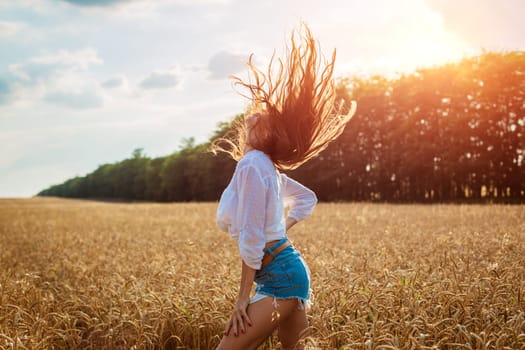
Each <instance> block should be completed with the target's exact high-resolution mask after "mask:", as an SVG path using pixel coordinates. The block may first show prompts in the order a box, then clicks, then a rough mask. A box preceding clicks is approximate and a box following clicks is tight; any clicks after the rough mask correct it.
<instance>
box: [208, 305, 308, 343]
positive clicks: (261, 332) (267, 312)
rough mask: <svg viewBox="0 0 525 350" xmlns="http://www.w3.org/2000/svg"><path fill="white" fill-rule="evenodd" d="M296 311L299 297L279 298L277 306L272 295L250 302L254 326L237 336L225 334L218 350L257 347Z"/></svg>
mask: <svg viewBox="0 0 525 350" xmlns="http://www.w3.org/2000/svg"><path fill="white" fill-rule="evenodd" d="M275 311H277V312H278V315H279V317H276V313H275ZM296 311H298V310H297V299H280V300H279V299H278V300H277V308H275V306H274V298H272V297H267V298H264V299H261V300H259V301H257V302H255V303H253V304H250V305H249V306H248V309H247V313H248V317H250V319H251V321H252V326H251V327H248V328H246V333H241V334H239V335H238V336H237V337H236V336H234V335H233V332H230V335H228V336H223V337H222V340H221V342H220V344H219V346H218V347H217V350H234V349H240V350H245V349H246V350H248V349H256V348H257V347H258V346H259V345H261V344H262V343H263V342H264V341H265V340H266V338H268V337H269V336H270V335H272V333H273V331H274V330H275V329H276V328H277V327H278V326H279V325H280V324H281V321H284V322H288V319H290V316H291V315H292V314H294V313H295V312H296ZM299 311H300V310H299ZM303 311H304V310H303Z"/></svg>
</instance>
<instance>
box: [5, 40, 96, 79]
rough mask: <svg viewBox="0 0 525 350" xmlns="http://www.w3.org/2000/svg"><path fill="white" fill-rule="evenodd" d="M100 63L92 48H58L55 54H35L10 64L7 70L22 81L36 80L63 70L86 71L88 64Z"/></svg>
mask: <svg viewBox="0 0 525 350" xmlns="http://www.w3.org/2000/svg"><path fill="white" fill-rule="evenodd" d="M101 63H103V61H102V60H101V59H100V58H99V57H98V55H97V52H96V50H94V49H92V48H86V49H81V50H77V51H68V50H60V51H59V52H58V53H56V54H47V55H42V56H37V57H34V58H32V59H30V60H29V61H27V62H25V63H16V64H12V65H10V66H9V71H10V72H11V73H12V74H13V75H14V76H15V77H17V78H19V79H20V80H22V81H25V82H37V81H39V80H42V79H44V80H45V79H49V78H50V77H52V76H53V75H55V74H61V73H63V72H65V71H86V70H87V69H88V68H89V66H91V65H94V64H101Z"/></svg>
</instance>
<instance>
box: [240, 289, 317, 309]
mask: <svg viewBox="0 0 525 350" xmlns="http://www.w3.org/2000/svg"><path fill="white" fill-rule="evenodd" d="M264 298H273V307H274V309H277V307H278V305H277V300H287V299H297V300H298V301H299V304H298V308H299V309H300V310H309V309H310V308H311V307H312V301H311V299H305V298H301V297H296V296H287V297H276V296H274V295H270V294H264V293H261V292H258V293H256V294H255V295H254V296H253V297H252V298H251V299H250V304H253V303H256V302H258V301H259V300H262V299H264Z"/></svg>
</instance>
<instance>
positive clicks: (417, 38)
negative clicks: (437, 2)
mask: <svg viewBox="0 0 525 350" xmlns="http://www.w3.org/2000/svg"><path fill="white" fill-rule="evenodd" d="M403 32H404V35H401V36H398V37H397V38H395V39H396V44H397V45H396V46H397V47H398V51H397V52H395V53H393V56H394V57H393V58H394V62H392V63H393V64H394V65H396V66H397V67H398V69H400V70H402V71H413V70H415V69H417V68H420V67H430V66H435V65H440V64H445V63H448V62H455V61H459V60H461V59H462V58H463V57H464V56H466V55H468V54H471V53H472V52H471V51H472V50H471V48H470V47H469V45H468V44H467V43H466V42H464V41H463V40H461V38H459V37H458V36H457V35H455V34H454V33H452V32H450V31H448V30H447V28H446V27H445V26H444V23H443V20H442V18H441V16H440V15H438V14H433V15H432V16H428V17H420V18H419V20H417V21H415V22H412V23H410V24H409V25H407V26H405V28H404V29H403Z"/></svg>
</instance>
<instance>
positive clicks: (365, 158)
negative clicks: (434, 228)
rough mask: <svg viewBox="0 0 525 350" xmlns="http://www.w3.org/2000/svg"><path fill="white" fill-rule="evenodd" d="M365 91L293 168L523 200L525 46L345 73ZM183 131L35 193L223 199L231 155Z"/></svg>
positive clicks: (433, 194) (405, 188) (322, 189)
mask: <svg viewBox="0 0 525 350" xmlns="http://www.w3.org/2000/svg"><path fill="white" fill-rule="evenodd" d="M337 94H338V95H339V97H340V98H344V99H345V100H347V101H349V100H355V101H357V112H356V114H355V116H354V117H353V118H352V120H351V121H350V122H349V124H348V125H347V127H346V128H345V131H344V132H343V134H342V135H341V136H340V137H339V139H337V140H336V141H334V142H332V143H331V144H330V145H329V147H328V148H327V149H326V150H324V151H323V152H322V153H321V154H320V155H319V156H318V157H316V158H314V159H312V160H311V161H309V162H307V163H306V164H304V165H302V166H301V167H299V168H298V169H296V170H294V171H290V172H288V175H289V176H291V177H293V178H295V179H297V180H298V181H300V182H302V183H303V184H305V185H306V186H308V187H310V188H311V189H312V190H314V191H315V192H316V194H317V196H318V198H319V200H321V201H381V202H423V203H425V202H428V203H437V202H504V203H525V51H510V52H502V53H497V52H484V53H483V54H481V55H479V56H475V57H469V58H465V59H463V60H461V61H460V62H456V63H449V64H446V65H442V66H436V67H431V68H424V69H418V70H416V71H414V72H413V73H410V74H403V75H399V76H397V77H396V78H387V77H385V76H378V75H376V76H370V77H366V78H362V77H343V78H339V79H338V80H337ZM241 117H242V114H239V115H237V116H235V117H233V119H232V120H231V121H229V122H223V123H221V124H220V125H218V127H217V130H216V131H215V132H214V134H213V136H212V137H211V138H210V139H209V141H208V142H206V143H202V144H195V142H194V139H193V138H191V137H190V138H188V139H185V140H184V142H183V145H182V146H181V147H180V149H179V150H178V151H177V152H175V153H173V154H170V155H167V156H165V157H159V158H150V157H147V156H146V155H145V154H144V152H143V149H140V148H137V149H135V150H134V151H133V152H132V155H131V157H130V158H128V159H124V160H122V161H119V162H115V163H111V164H103V165H101V166H99V167H98V168H97V169H96V170H94V171H93V172H92V173H89V174H87V175H85V176H82V177H75V178H71V179H69V180H67V181H66V182H64V183H62V184H58V185H54V186H51V187H50V188H48V189H45V190H43V191H41V192H40V193H38V195H39V196H60V197H74V198H93V199H118V200H133V201H139V200H140V201H142V200H144V201H158V202H173V201H216V200H218V199H219V197H220V195H221V193H222V191H223V189H224V188H225V187H226V185H227V184H228V182H229V180H230V178H231V175H232V173H233V170H234V168H235V162H234V161H233V160H231V159H229V158H227V157H226V156H225V155H223V154H219V155H217V156H215V155H213V154H212V153H210V152H209V150H208V148H209V144H210V142H211V141H213V140H214V139H215V138H217V137H220V136H223V135H225V134H226V133H227V132H228V130H229V129H230V127H231V125H232V122H233V120H234V119H235V118H241Z"/></svg>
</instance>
